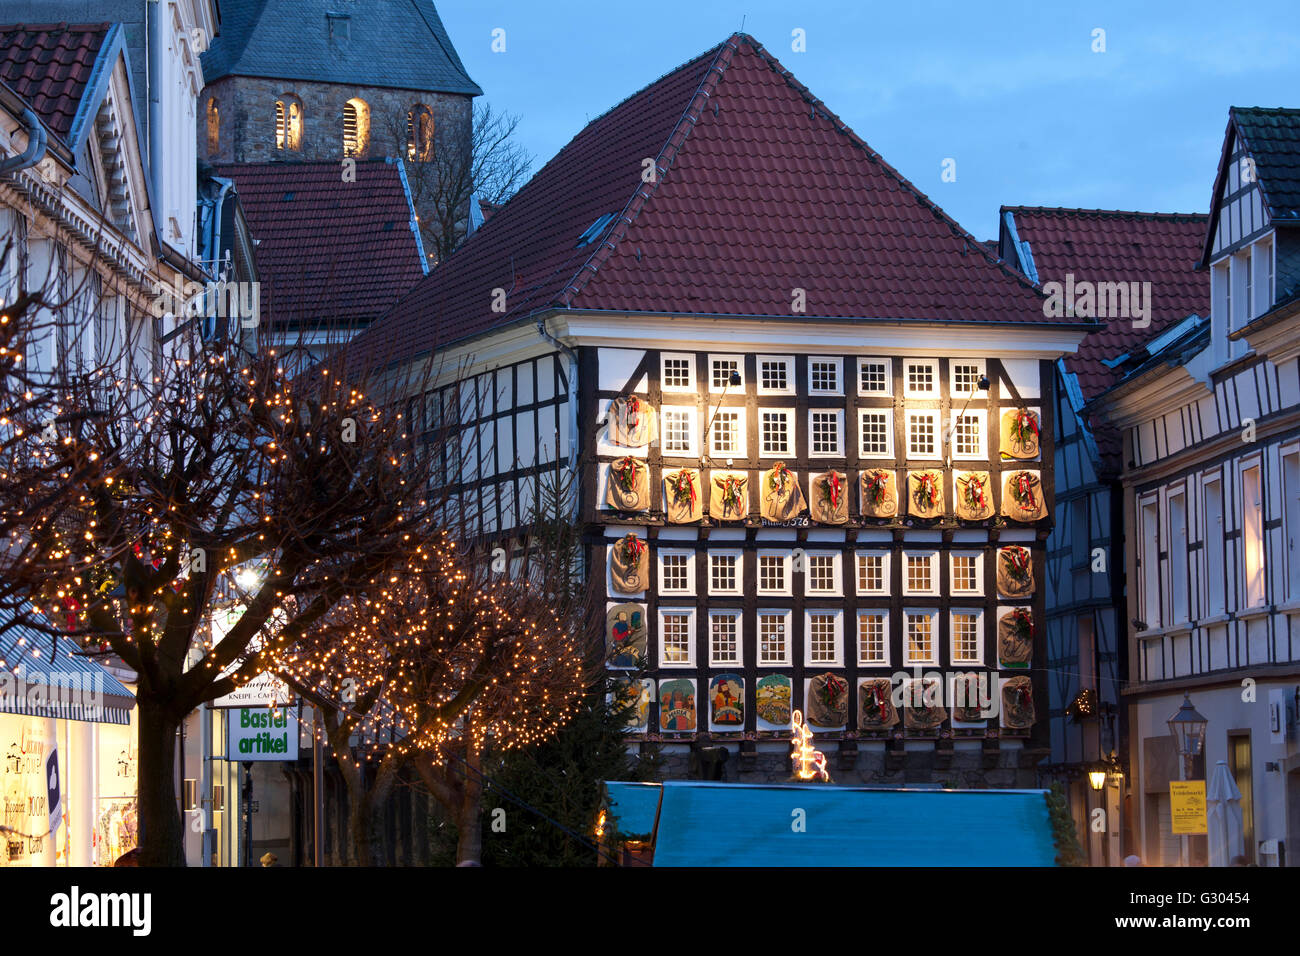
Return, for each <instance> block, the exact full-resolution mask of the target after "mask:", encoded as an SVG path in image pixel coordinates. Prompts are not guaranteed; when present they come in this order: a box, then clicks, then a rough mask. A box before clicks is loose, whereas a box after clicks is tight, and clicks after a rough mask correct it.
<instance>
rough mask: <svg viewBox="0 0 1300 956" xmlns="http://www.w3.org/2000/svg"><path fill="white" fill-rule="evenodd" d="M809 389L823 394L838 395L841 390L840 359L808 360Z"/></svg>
mask: <svg viewBox="0 0 1300 956" xmlns="http://www.w3.org/2000/svg"><path fill="white" fill-rule="evenodd" d="M808 391H810V392H818V393H821V394H822V395H838V394H839V392H840V360H839V359H816V358H810V359H809V360H808Z"/></svg>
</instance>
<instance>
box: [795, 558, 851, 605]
mask: <svg viewBox="0 0 1300 956" xmlns="http://www.w3.org/2000/svg"><path fill="white" fill-rule="evenodd" d="M813 558H830V559H831V575H832V577H831V590H829V591H814V590H813V588H812V580H813V577H812V559H813ZM803 593H804V594H806V595H808V596H810V597H811V596H816V597H843V596H844V553H843V552H841V551H805V552H804V584H803Z"/></svg>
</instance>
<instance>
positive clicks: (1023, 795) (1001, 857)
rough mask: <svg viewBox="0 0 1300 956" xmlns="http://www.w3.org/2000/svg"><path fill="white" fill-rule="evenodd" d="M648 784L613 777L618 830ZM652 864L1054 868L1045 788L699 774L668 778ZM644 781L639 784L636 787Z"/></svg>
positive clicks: (626, 826)
mask: <svg viewBox="0 0 1300 956" xmlns="http://www.w3.org/2000/svg"><path fill="white" fill-rule="evenodd" d="M644 786H645V785H634V784H626V783H624V784H617V783H606V785H605V787H606V793H607V794H608V797H607V799H608V801H609V803H610V811H611V813H613V814H614V815H615V816H617V817H618V828H619V831H620V833H633V832H636V831H638V830H642V829H643V828H644V827H645V825H646V819H647V818H648V815H649V813H650V812H651V808H652V801H651V799H650V795H649V794H648V793H647V792H643V791H641V790H640V788H642V787H644ZM651 786H653V787H654V788H655V789H659V788H660V787H662V799H661V800H660V801H658V806H657V813H656V815H655V820H654V823H653V827H652V832H653V834H654V846H653V853H654V865H655V866H958V867H966V866H977V867H990V866H1053V865H1055V862H1056V845H1055V841H1054V838H1053V833H1052V826H1051V821H1050V818H1049V816H1048V809H1047V797H1046V791H1043V790H906V789H901V790H880V789H868V788H865V787H842V786H836V785H816V784H759V785H751V784H734V783H712V782H705V781H694V780H679V781H669V782H666V783H663V784H661V785H651ZM632 787H637V788H638V789H637V790H632V789H630V788H632Z"/></svg>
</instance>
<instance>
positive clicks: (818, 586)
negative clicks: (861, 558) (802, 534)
mask: <svg viewBox="0 0 1300 956" xmlns="http://www.w3.org/2000/svg"><path fill="white" fill-rule="evenodd" d="M805 560H806V561H807V562H808V584H807V587H806V591H807V592H808V593H809V594H839V593H840V574H839V571H840V556H839V555H838V554H833V553H832V554H809V555H807V556H806V558H805Z"/></svg>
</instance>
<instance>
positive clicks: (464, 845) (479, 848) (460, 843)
mask: <svg viewBox="0 0 1300 956" xmlns="http://www.w3.org/2000/svg"><path fill="white" fill-rule="evenodd" d="M465 737H466V744H465V764H466V766H465V794H464V796H463V797H462V798H461V803H460V813H459V818H458V819H457V820H456V831H457V833H458V838H457V841H456V865H457V866H482V865H483V814H482V805H483V777H482V776H481V774H480V772H479V771H480V767H481V765H482V759H481V755H480V753H479V748H478V746H477V745H476V744H475V743H474V735H473V734H472V733H468V734H466V735H465Z"/></svg>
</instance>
